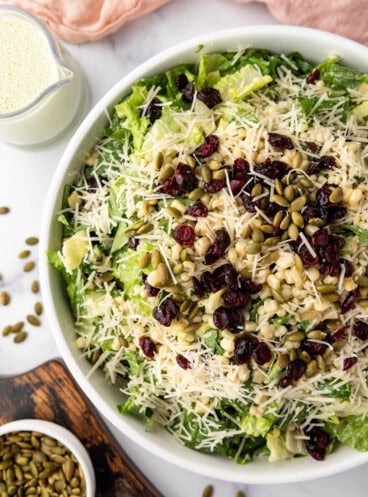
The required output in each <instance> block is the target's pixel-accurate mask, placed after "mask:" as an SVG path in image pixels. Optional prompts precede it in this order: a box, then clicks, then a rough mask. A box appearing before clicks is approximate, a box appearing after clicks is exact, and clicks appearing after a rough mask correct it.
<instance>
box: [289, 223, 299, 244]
mask: <svg viewBox="0 0 368 497" xmlns="http://www.w3.org/2000/svg"><path fill="white" fill-rule="evenodd" d="M288 235H289V237H290V238H291V239H292V240H297V239H298V238H299V228H298V226H297V225H296V224H294V223H291V224H289V227H288Z"/></svg>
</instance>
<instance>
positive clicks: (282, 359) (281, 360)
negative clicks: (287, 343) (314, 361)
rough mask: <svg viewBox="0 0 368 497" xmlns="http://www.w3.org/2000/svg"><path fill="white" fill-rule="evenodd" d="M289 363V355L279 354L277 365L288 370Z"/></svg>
mask: <svg viewBox="0 0 368 497" xmlns="http://www.w3.org/2000/svg"><path fill="white" fill-rule="evenodd" d="M288 363H289V358H288V356H287V354H279V355H278V356H277V365H278V367H279V368H280V369H284V368H286V366H287V365H288Z"/></svg>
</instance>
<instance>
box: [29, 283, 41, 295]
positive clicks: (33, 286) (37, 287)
mask: <svg viewBox="0 0 368 497" xmlns="http://www.w3.org/2000/svg"><path fill="white" fill-rule="evenodd" d="M39 291H40V285H39V283H38V281H36V280H35V281H32V284H31V292H32V293H38V292H39Z"/></svg>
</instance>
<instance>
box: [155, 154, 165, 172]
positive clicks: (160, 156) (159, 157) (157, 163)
mask: <svg viewBox="0 0 368 497" xmlns="http://www.w3.org/2000/svg"><path fill="white" fill-rule="evenodd" d="M163 163H164V154H163V153H162V152H161V151H160V152H157V154H156V155H155V157H154V159H153V166H154V168H155V170H156V171H159V170H160V169H161V167H162V166H163Z"/></svg>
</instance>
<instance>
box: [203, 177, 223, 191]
mask: <svg viewBox="0 0 368 497" xmlns="http://www.w3.org/2000/svg"><path fill="white" fill-rule="evenodd" d="M225 186H226V179H211V181H210V182H209V183H205V185H204V189H205V190H206V192H208V193H217V192H219V191H220V190H222V189H223V188H225Z"/></svg>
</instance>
